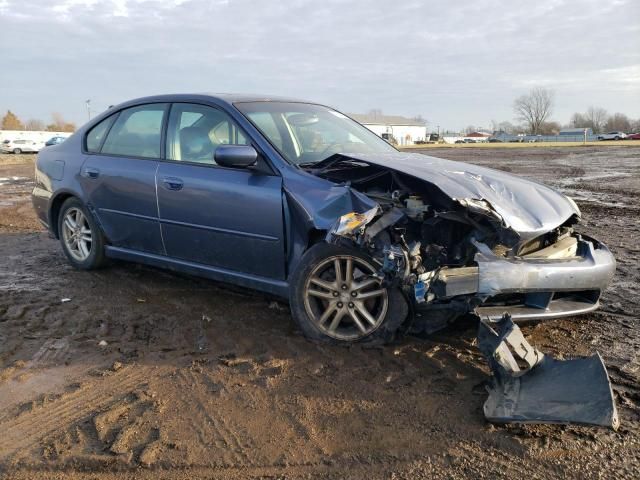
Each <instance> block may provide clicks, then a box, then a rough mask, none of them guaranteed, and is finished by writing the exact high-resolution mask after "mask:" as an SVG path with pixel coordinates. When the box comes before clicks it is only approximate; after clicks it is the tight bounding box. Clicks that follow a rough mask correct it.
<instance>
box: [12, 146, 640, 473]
mask: <svg viewBox="0 0 640 480" xmlns="http://www.w3.org/2000/svg"><path fill="white" fill-rule="evenodd" d="M426 153H427V154H429V155H434V156H442V157H445V158H452V159H456V160H465V161H472V162H474V163H479V164H483V165H487V166H492V167H496V168H500V169H503V170H507V171H510V172H513V173H516V174H519V175H524V176H526V177H531V178H535V179H538V180H541V181H543V182H546V183H548V184H551V185H553V186H556V187H559V188H561V189H562V190H564V191H565V192H566V193H568V194H570V195H573V196H574V198H575V199H576V200H577V202H578V204H579V205H580V207H581V209H582V211H583V216H584V222H583V224H582V227H581V228H582V230H583V231H584V232H586V233H588V234H592V235H593V236H596V237H597V238H600V239H602V240H603V241H605V242H606V243H607V244H608V245H609V247H610V248H611V249H612V251H613V252H614V253H615V255H616V257H617V259H618V271H617V274H616V277H615V279H614V284H613V286H612V288H610V290H609V291H608V292H607V293H606V294H605V295H604V299H603V306H602V308H601V310H599V311H598V312H596V313H592V314H589V315H586V316H583V317H579V318H570V319H566V320H559V321H553V322H548V323H544V324H539V325H536V326H529V327H525V328H524V329H523V330H524V332H525V335H527V336H528V338H529V339H530V340H531V342H532V343H533V344H534V345H536V346H537V347H539V348H540V349H541V350H542V351H544V352H547V353H551V354H553V355H556V356H560V357H562V356H563V357H568V356H572V355H588V354H591V353H593V352H594V351H596V350H598V351H600V353H601V354H602V355H603V357H604V360H605V362H606V364H607V367H608V369H609V373H610V375H611V378H612V381H613V383H614V389H615V396H616V400H617V403H618V407H619V410H620V417H621V427H620V429H619V430H618V431H617V432H613V431H610V430H606V429H597V428H583V427H575V426H557V425H545V426H517V425H512V426H494V425H490V424H488V423H486V422H485V421H484V418H483V415H482V404H483V402H484V400H485V393H484V389H483V385H482V382H483V381H484V380H486V378H487V376H488V369H487V367H486V366H485V362H484V360H483V359H482V357H481V356H480V353H479V352H478V351H477V349H476V348H475V347H474V339H475V329H476V326H475V325H473V324H471V323H468V322H467V323H465V322H463V323H460V324H458V325H455V326H453V327H451V328H450V329H448V330H446V331H444V332H441V333H439V334H436V335H434V336H433V337H431V338H429V339H417V338H405V339H403V340H402V341H400V342H399V343H398V344H396V345H392V346H388V347H385V348H379V349H362V348H357V347H354V348H348V349H347V348H338V347H326V346H317V345H314V344H312V343H309V342H307V341H305V340H304V339H303V338H302V337H301V336H300V335H299V334H298V333H296V332H295V331H294V328H293V325H292V321H291V318H290V315H289V312H288V309H287V307H286V305H283V304H280V303H277V302H274V301H273V299H271V298H268V297H265V296H262V295H259V294H255V293H251V292H248V291H242V290H239V289H237V288H229V287H225V286H223V285H218V284H214V283H212V282H210V281H205V280H200V279H193V278H187V277H182V276H176V275H173V274H169V273H165V272H163V271H160V270H156V269H152V268H147V267H142V266H136V265H130V264H124V263H117V264H114V265H112V266H111V267H110V268H107V269H104V270H101V271H97V272H91V273H88V272H79V271H75V270H73V269H72V268H71V267H69V266H68V265H67V263H66V262H65V259H64V258H63V254H62V252H61V249H60V247H59V244H58V243H57V242H56V241H54V240H52V239H50V238H49V237H48V236H47V234H46V233H44V232H43V231H42V230H41V228H40V227H39V226H38V224H37V222H36V220H35V218H34V215H33V213H32V211H31V208H30V200H29V191H30V189H31V187H32V176H33V163H32V162H33V159H32V158H29V157H28V156H22V157H20V158H19V159H16V157H14V156H4V157H0V258H1V261H0V476H2V475H4V476H5V477H6V478H18V479H20V478H25V479H26V478H29V479H31V478H65V479H67V478H79V477H82V478H96V479H111V478H173V479H183V478H184V479H187V478H199V477H206V478H225V479H226V478H231V479H236V478H335V479H344V478H349V479H350V478H353V479H356V478H368V479H377V478H394V479H416V478H576V479H577V478H618V479H624V478H629V479H631V478H634V477H635V478H637V477H638V472H640V386H639V380H640V358H639V357H638V351H639V348H640V327H639V325H638V315H639V313H640V294H639V293H638V285H639V284H640V273H639V269H638V262H639V260H640V223H639V222H638V218H639V216H640V203H639V202H638V200H639V198H640V168H639V164H640V148H639V147H615V146H608V147H602V146H599V147H598V146H594V147H577V148H569V147H564V148H544V149H542V148H531V149H528V148H521V149H491V148H486V147H485V148H482V149H473V148H464V149H452V148H445V149H435V148H429V149H428V150H427V151H426ZM16 160H20V161H22V164H10V162H15V161H16ZM90 472H91V473H90Z"/></svg>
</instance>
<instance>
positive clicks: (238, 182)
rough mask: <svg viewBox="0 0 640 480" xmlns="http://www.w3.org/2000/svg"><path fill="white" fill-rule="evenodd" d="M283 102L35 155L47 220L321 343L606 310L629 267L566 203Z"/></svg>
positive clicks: (159, 119) (118, 116) (329, 113)
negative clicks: (605, 297) (267, 299)
mask: <svg viewBox="0 0 640 480" xmlns="http://www.w3.org/2000/svg"><path fill="white" fill-rule="evenodd" d="M268 98H270V99H269V100H266V99H264V98H263V97H255V96H239V95H216V96H210V95H186V94H185V95H160V96H154V97H147V98H141V99H138V100H133V101H129V102H126V103H123V104H121V105H117V106H114V107H113V108H110V109H109V110H107V111H106V112H104V113H102V114H101V115H99V116H97V117H96V118H94V119H92V120H91V121H90V122H89V123H88V124H86V125H85V126H83V127H81V128H80V129H79V130H78V131H77V132H75V133H74V134H73V135H71V136H70V137H69V138H68V139H67V140H66V141H65V142H64V143H62V144H60V145H55V146H52V147H48V148H45V149H43V150H42V152H41V153H40V154H39V155H38V159H37V162H36V175H35V179H36V180H35V187H34V189H33V196H32V198H33V205H34V208H35V211H36V213H37V216H38V218H39V219H40V221H41V222H42V224H43V225H44V226H45V227H47V228H48V229H49V230H50V231H51V233H52V234H53V235H54V236H55V237H56V238H58V239H59V240H60V243H61V247H62V250H63V252H64V254H65V255H66V257H67V259H68V261H69V262H70V263H71V264H72V265H73V266H75V267H76V268H78V269H82V270H89V269H93V268H97V267H99V266H101V265H103V264H104V262H105V260H106V259H107V258H115V259H120V260H128V261H134V262H140V263H146V264H149V265H154V266H157V267H165V268H169V269H172V270H175V271H180V272H183V273H188V274H195V275H201V276H204V277H208V278H211V279H214V280H219V281H226V282H230V283H234V284H236V285H240V286H242V287H247V288H254V289H257V290H262V291H265V292H268V293H271V294H274V295H278V296H280V297H283V298H285V299H288V300H289V304H290V306H291V311H292V316H293V318H294V320H295V321H296V322H297V324H298V326H299V327H300V330H302V332H303V333H304V334H305V335H306V336H307V337H309V338H311V339H313V340H316V341H317V340H324V341H333V342H338V343H352V342H367V343H380V342H386V341H389V340H391V339H393V337H394V335H395V332H396V331H402V328H401V327H402V326H403V325H407V324H406V323H405V320H407V318H408V317H409V318H410V319H411V320H413V325H414V327H415V325H416V322H418V321H421V322H422V321H424V322H432V324H431V325H432V326H435V325H442V324H446V323H447V322H449V321H452V320H453V319H455V318H457V317H459V316H461V315H464V314H466V313H468V312H476V313H477V314H478V315H480V316H483V317H484V316H486V317H489V318H494V319H498V318H502V317H503V314H504V313H505V312H508V313H510V314H511V315H512V317H513V318H514V319H523V320H531V319H536V318H555V317H564V316H571V315H576V314H579V313H586V312H589V311H592V310H594V309H596V308H597V307H598V301H599V298H600V294H601V293H602V292H603V291H604V289H605V288H606V287H607V285H608V284H609V282H610V281H611V278H612V276H613V272H614V270H615V260H614V258H613V256H612V254H611V253H610V252H609V250H608V249H607V248H606V247H605V246H604V245H603V244H602V243H600V242H598V241H597V240H594V239H592V238H591V237H588V236H585V235H582V234H580V233H579V232H577V231H574V226H575V225H576V224H577V223H578V221H579V219H580V210H579V209H578V206H577V205H576V204H575V202H574V201H573V200H571V199H570V198H569V197H567V196H565V195H564V194H562V193H560V192H558V191H555V190H553V189H551V188H549V187H546V186H544V185H542V184H540V183H538V182H532V181H529V180H526V179H524V178H519V177H516V176H514V175H510V174H508V173H506V172H503V171H498V170H491V169H489V168H485V167H481V166H478V165H474V164H465V163H461V162H453V161H450V160H444V159H439V158H435V157H430V156H426V155H421V154H417V153H413V154H412V153H407V152H399V151H398V150H396V149H395V148H394V147H392V146H391V145H389V143H387V142H386V141H384V140H383V139H381V138H380V137H378V136H377V135H376V134H374V133H373V132H371V131H370V130H368V129H366V128H365V127H363V126H362V125H360V124H359V123H357V122H355V121H353V120H352V119H350V118H349V117H347V116H346V115H344V114H342V113H340V112H338V111H336V110H332V109H331V108H329V107H325V106H322V105H317V104H313V103H307V102H301V101H296V100H287V99H273V97H268ZM418 311H419V312H420V315H419V316H414V313H413V312H418ZM418 317H419V318H418ZM426 328H432V327H429V326H428V325H427V326H425V329H426ZM440 328H441V327H440ZM425 331H426V330H425Z"/></svg>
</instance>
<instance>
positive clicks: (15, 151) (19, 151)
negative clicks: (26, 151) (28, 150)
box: [13, 148, 22, 155]
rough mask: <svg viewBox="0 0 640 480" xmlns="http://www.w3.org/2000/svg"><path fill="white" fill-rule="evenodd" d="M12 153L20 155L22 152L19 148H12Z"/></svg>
mask: <svg viewBox="0 0 640 480" xmlns="http://www.w3.org/2000/svg"><path fill="white" fill-rule="evenodd" d="M13 153H14V154H15V155H20V154H21V153H22V150H20V149H19V148H14V149H13Z"/></svg>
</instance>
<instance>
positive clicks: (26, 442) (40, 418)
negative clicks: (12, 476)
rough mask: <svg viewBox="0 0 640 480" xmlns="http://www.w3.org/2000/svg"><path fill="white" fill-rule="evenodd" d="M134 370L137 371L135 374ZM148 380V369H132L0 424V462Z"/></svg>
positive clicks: (129, 368)
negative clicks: (0, 433)
mask: <svg viewBox="0 0 640 480" xmlns="http://www.w3.org/2000/svg"><path fill="white" fill-rule="evenodd" d="M134 368H136V370H134V371H133V372H132V371H131V370H132V369H134ZM114 377H119V378H114ZM146 378H147V371H146V369H143V368H139V367H133V366H131V367H128V368H126V369H125V370H123V371H122V373H117V374H114V375H112V376H109V377H107V378H106V379H105V383H104V384H100V383H98V384H97V385H87V386H86V387H85V388H80V389H79V390H77V391H75V392H72V393H69V394H64V395H62V396H61V397H60V398H59V399H57V400H55V401H54V402H52V404H48V405H46V406H43V407H41V408H36V409H35V410H33V411H30V412H25V413H22V414H21V415H18V416H16V417H14V418H11V419H7V420H4V421H2V422H0V431H1V432H2V435H1V437H0V460H6V459H8V458H10V457H11V456H13V455H14V454H15V453H17V452H18V451H20V450H22V449H25V448H29V447H31V446H33V445H35V444H36V443H38V442H39V441H41V440H42V439H44V438H46V437H47V436H49V435H51V434H52V433H55V432H56V431H60V430H63V429H66V428H68V427H69V425H70V424H72V423H75V422H77V421H79V420H82V419H83V418H86V417H87V416H89V415H91V413H93V412H95V411H96V410H99V409H101V408H103V407H104V406H106V405H108V404H110V403H112V402H113V399H114V397H119V396H122V395H126V394H127V393H129V391H130V390H131V389H132V388H134V387H136V386H137V385H139V384H140V383H142V382H143V381H144V380H145V379H146Z"/></svg>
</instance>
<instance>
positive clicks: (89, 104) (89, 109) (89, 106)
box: [85, 99, 91, 120]
mask: <svg viewBox="0 0 640 480" xmlns="http://www.w3.org/2000/svg"><path fill="white" fill-rule="evenodd" d="M85 103H86V104H87V117H89V120H91V99H88V100H87V101H86V102H85Z"/></svg>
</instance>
